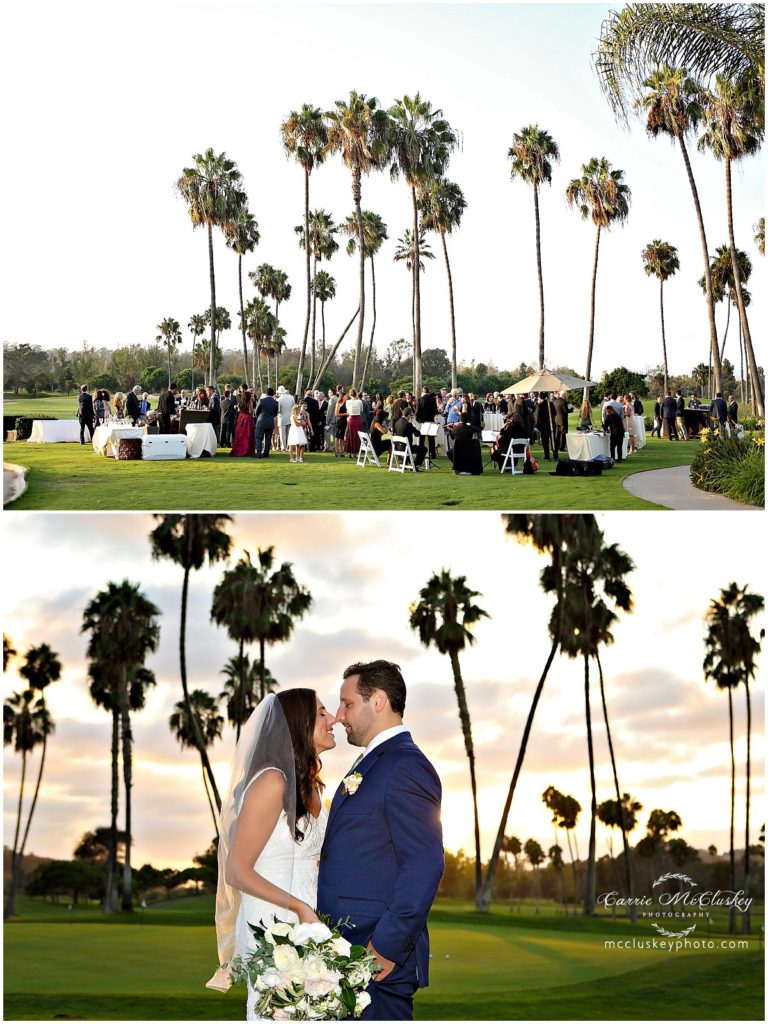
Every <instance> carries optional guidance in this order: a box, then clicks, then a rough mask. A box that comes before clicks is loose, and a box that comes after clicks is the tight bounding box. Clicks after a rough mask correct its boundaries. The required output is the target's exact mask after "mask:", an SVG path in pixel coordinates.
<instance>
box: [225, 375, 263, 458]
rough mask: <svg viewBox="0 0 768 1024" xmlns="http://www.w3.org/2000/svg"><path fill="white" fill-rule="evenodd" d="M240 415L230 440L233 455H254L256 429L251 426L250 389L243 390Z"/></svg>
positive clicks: (251, 406) (251, 401)
mask: <svg viewBox="0 0 768 1024" xmlns="http://www.w3.org/2000/svg"><path fill="white" fill-rule="evenodd" d="M239 405H240V415H239V416H238V417H237V423H235V437H234V440H233V441H232V451H231V452H230V453H229V454H230V455H234V456H241V457H242V456H249V455H250V456H251V457H255V456H256V431H255V430H254V426H253V398H252V396H251V393H250V391H244V392H243V396H242V398H241V399H240V402H239Z"/></svg>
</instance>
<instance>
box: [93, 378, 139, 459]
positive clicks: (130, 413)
mask: <svg viewBox="0 0 768 1024" xmlns="http://www.w3.org/2000/svg"><path fill="white" fill-rule="evenodd" d="M151 409H152V405H151V403H150V401H149V395H148V394H147V392H146V391H143V392H142V390H141V388H140V387H139V385H138V384H136V385H135V386H134V387H133V388H132V389H131V390H130V391H129V392H128V394H127V395H125V394H123V392H122V391H116V392H115V396H114V398H112V397H110V394H109V391H108V390H107V389H106V388H97V389H96V390H95V391H94V392H93V393H91V392H90V391H89V390H88V385H87V384H83V386H82V387H81V388H80V394H79V395H78V399H77V418H78V421H79V423H80V444H86V440H85V432H86V430H87V431H88V442H90V441H92V440H93V432H94V430H95V429H96V427H100V426H102V425H103V424H105V423H110V422H112V421H120V422H122V423H130V424H131V426H134V427H136V426H139V425H140V424H143V423H147V422H148V421H149V418H150V411H151Z"/></svg>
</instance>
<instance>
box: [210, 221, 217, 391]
mask: <svg viewBox="0 0 768 1024" xmlns="http://www.w3.org/2000/svg"><path fill="white" fill-rule="evenodd" d="M208 264H209V268H210V273H211V352H210V359H209V365H208V381H209V383H210V384H215V383H216V278H215V277H214V274H213V225H212V224H211V222H210V221H209V222H208Z"/></svg>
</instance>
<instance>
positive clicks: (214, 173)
mask: <svg viewBox="0 0 768 1024" xmlns="http://www.w3.org/2000/svg"><path fill="white" fill-rule="evenodd" d="M193 160H194V166H193V167H185V168H184V170H183V172H182V175H181V177H180V178H179V179H178V181H177V182H176V188H177V190H178V191H179V193H180V194H181V196H182V197H183V199H184V200H185V201H186V203H187V205H188V206H189V216H190V218H191V219H192V227H193V228H198V227H202V226H205V227H206V228H207V229H208V270H209V276H210V281H211V305H210V307H209V309H216V276H215V274H214V269H213V229H214V228H215V227H217V228H221V229H222V230H224V229H225V228H226V227H227V226H228V225H229V223H230V222H231V221H232V220H233V219H234V218H235V217H236V215H237V210H238V208H239V207H241V206H242V205H243V204H244V201H245V193H244V192H243V190H242V176H241V174H240V172H239V171H238V169H237V165H236V164H235V162H234V160H230V159H229V158H228V157H227V155H226V153H218V154H217V153H214V151H213V149H211V148H210V147H209V148H208V149H206V151H205V153H196V154H195V155H194V157H193ZM210 326H211V354H210V364H209V368H208V379H209V382H210V383H211V384H215V383H216V334H215V326H214V323H213V319H211V324H210Z"/></svg>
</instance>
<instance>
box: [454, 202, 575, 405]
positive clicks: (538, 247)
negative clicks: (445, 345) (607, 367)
mask: <svg viewBox="0 0 768 1024" xmlns="http://www.w3.org/2000/svg"><path fill="white" fill-rule="evenodd" d="M533 207H534V210H535V212H536V267H537V269H538V272H539V306H540V309H541V314H540V319H539V369H540V370H543V369H544V276H543V274H542V271H541V224H540V222H539V186H538V185H536V184H535V183H534V186H533ZM587 379H589V377H587ZM454 387H455V385H454Z"/></svg>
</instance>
